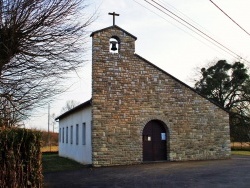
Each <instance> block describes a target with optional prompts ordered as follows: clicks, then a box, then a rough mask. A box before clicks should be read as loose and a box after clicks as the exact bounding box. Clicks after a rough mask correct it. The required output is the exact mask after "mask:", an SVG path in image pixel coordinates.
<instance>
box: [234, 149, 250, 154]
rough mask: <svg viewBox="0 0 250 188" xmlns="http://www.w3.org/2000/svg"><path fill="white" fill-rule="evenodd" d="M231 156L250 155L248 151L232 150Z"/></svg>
mask: <svg viewBox="0 0 250 188" xmlns="http://www.w3.org/2000/svg"><path fill="white" fill-rule="evenodd" d="M232 154H233V155H250V151H237V150H234V151H232Z"/></svg>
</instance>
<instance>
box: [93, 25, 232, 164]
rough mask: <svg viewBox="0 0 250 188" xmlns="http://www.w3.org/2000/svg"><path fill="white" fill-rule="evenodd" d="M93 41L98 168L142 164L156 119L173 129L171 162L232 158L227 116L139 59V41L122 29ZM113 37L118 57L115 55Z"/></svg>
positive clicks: (101, 34)
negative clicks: (147, 132) (147, 133)
mask: <svg viewBox="0 0 250 188" xmlns="http://www.w3.org/2000/svg"><path fill="white" fill-rule="evenodd" d="M91 36H92V37H93V39H92V40H93V54H92V55H93V57H92V58H93V67H92V69H93V70H92V71H93V72H92V74H93V75H92V77H93V78H92V79H93V80H92V84H93V86H92V87H93V91H92V101H93V104H92V105H93V110H92V120H93V129H92V147H93V150H92V157H93V165H94V166H109V165H125V164H137V163H141V162H142V131H143V128H144V126H145V125H146V123H147V122H148V121H150V120H153V119H155V120H161V121H162V122H164V123H165V124H166V126H167V127H166V128H167V129H168V131H169V135H168V136H169V152H168V156H167V157H168V160H170V161H180V160H205V159H223V158H229V157H230V136H229V116H228V113H227V112H225V111H224V110H222V109H221V108H219V107H218V106H216V105H214V104H213V103H211V102H210V101H208V100H207V99H205V98H203V97H201V96H200V95H199V94H197V93H196V92H195V91H194V90H192V89H191V88H189V87H188V86H187V85H185V84H184V83H182V82H180V81H179V80H177V79H176V78H174V77H172V76H171V75H169V74H168V73H166V72H164V71H163V70H161V69H159V68H158V67H156V66H154V65H153V64H151V63H150V62H147V61H146V60H144V59H143V58H141V57H140V56H138V55H136V54H134V51H135V48H134V44H135V40H136V38H135V37H133V36H132V35H130V34H129V33H127V32H126V31H124V30H122V29H120V28H119V27H116V26H114V27H109V28H106V29H103V30H100V31H97V32H95V33H93V34H92V35H91ZM112 36H117V37H119V38H120V41H121V44H120V52H119V53H118V54H113V53H110V52H109V39H110V38H111V37H112Z"/></svg>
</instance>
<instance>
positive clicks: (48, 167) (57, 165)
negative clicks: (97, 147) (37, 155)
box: [42, 153, 86, 173]
mask: <svg viewBox="0 0 250 188" xmlns="http://www.w3.org/2000/svg"><path fill="white" fill-rule="evenodd" d="M42 166H43V173H47V172H58V171H68V170H78V169H82V168H86V166H85V165H83V164H80V163H78V162H75V161H73V160H70V159H67V158H64V157H59V156H58V154H57V153H44V154H43V155H42Z"/></svg>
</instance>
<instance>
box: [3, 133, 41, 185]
mask: <svg viewBox="0 0 250 188" xmlns="http://www.w3.org/2000/svg"><path fill="white" fill-rule="evenodd" d="M40 147H41V133H40V132H38V131H32V130H27V129H19V128H8V129H1V130H0V187H11V188H12V187H13V188H16V187H42V164H41V149H40Z"/></svg>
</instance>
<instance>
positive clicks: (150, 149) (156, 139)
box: [142, 120, 167, 161]
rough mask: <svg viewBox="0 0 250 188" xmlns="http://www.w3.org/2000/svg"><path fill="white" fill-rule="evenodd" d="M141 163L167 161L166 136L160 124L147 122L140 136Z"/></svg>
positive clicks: (155, 121)
mask: <svg viewBox="0 0 250 188" xmlns="http://www.w3.org/2000/svg"><path fill="white" fill-rule="evenodd" d="M142 140H143V161H162V160H167V134H166V129H165V127H164V125H163V123H162V122H160V121H157V120H152V121H149V122H148V123H147V124H146V125H145V127H144V129H143V134H142Z"/></svg>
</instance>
